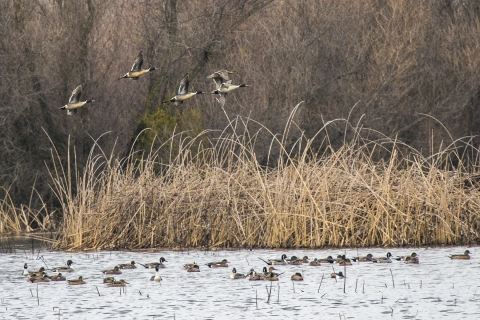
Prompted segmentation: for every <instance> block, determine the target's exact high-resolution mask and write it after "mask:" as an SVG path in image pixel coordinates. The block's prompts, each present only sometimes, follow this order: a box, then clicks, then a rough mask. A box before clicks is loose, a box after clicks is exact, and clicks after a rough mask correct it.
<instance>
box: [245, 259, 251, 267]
mask: <svg viewBox="0 0 480 320" xmlns="http://www.w3.org/2000/svg"><path fill="white" fill-rule="evenodd" d="M245 260H247V265H248V266H249V265H250V263H249V262H248V259H247V258H245Z"/></svg>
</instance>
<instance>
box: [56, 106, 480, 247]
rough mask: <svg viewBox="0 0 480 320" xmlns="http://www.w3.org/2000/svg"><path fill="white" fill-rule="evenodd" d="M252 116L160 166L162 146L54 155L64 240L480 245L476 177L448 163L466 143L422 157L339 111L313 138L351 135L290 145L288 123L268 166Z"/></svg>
mask: <svg viewBox="0 0 480 320" xmlns="http://www.w3.org/2000/svg"><path fill="white" fill-rule="evenodd" d="M292 116H293V115H292ZM248 121H251V120H249V119H244V118H239V117H238V118H236V119H234V120H233V121H232V123H231V124H230V126H229V127H227V128H226V129H225V130H224V131H223V133H222V134H221V136H220V137H219V138H218V139H215V140H212V141H210V143H209V144H208V145H204V146H203V147H202V148H199V149H192V148H191V146H193V145H194V143H193V142H194V140H195V139H199V138H200V137H196V138H193V139H188V138H182V141H183V145H182V147H181V148H180V151H179V152H178V153H175V154H171V162H169V163H164V164H162V163H157V162H156V154H157V153H158V152H159V151H160V150H155V151H152V152H151V153H149V154H146V155H145V157H144V159H143V160H137V159H138V157H135V156H134V155H130V156H129V157H128V158H126V159H123V160H122V161H120V160H118V159H116V158H115V157H113V156H112V155H110V154H104V153H103V152H102V151H101V149H99V146H98V145H97V146H96V147H95V148H94V149H93V150H92V153H91V157H90V158H89V161H88V162H87V164H88V165H87V166H86V168H85V170H84V171H83V172H78V171H75V170H73V169H72V170H71V171H69V170H68V168H63V167H61V165H60V163H61V161H60V160H61V156H60V155H56V157H57V158H56V161H55V163H56V166H55V167H54V168H52V170H51V174H52V178H53V181H54V190H55V193H56V195H57V196H58V198H59V200H60V201H61V204H62V209H63V212H64V214H63V220H62V222H61V226H62V227H61V232H60V234H61V236H60V239H59V242H58V247H59V248H63V249H80V248H86V249H107V248H145V247H178V246H180V247H199V246H206V247H308V248H317V247H324V246H334V247H343V246H359V247H363V246H400V245H426V244H467V243H475V242H476V241H478V238H479V234H478V224H479V223H480V220H479V219H480V216H479V215H478V211H479V206H480V203H479V201H478V199H479V189H478V186H476V185H475V183H474V181H473V184H468V181H470V182H472V179H473V178H474V177H476V176H477V173H468V172H467V171H465V168H464V167H463V166H462V165H460V166H458V167H457V168H452V164H451V160H452V159H453V158H456V157H458V156H459V155H458V154H457V152H456V149H455V146H459V145H462V144H464V142H463V141H456V142H455V143H452V145H449V146H446V147H444V148H443V149H442V150H438V152H437V153H435V154H433V155H432V156H431V157H423V156H422V155H421V154H420V153H418V152H417V151H415V150H414V149H412V148H411V147H408V146H406V145H404V144H402V143H401V142H400V141H396V140H390V139H387V138H385V137H382V138H379V139H377V140H373V141H372V140H370V139H365V135H366V134H367V133H368V132H369V130H364V129H361V128H358V127H356V128H352V127H351V126H350V124H348V123H347V122H346V121H345V120H343V119H339V120H336V121H333V122H331V123H327V124H325V126H324V127H323V128H322V129H321V130H320V131H319V132H318V135H317V136H321V133H322V132H323V133H324V132H325V131H326V130H327V129H328V127H329V126H332V125H343V126H344V127H345V128H346V129H345V130H349V131H353V132H354V135H353V137H354V138H353V139H352V140H351V141H348V142H346V143H345V145H344V146H342V147H341V148H339V149H337V150H335V149H333V148H331V146H330V145H329V144H328V139H324V140H323V144H324V148H323V150H324V151H323V153H318V152H317V150H314V149H313V148H312V147H311V146H312V145H313V144H314V141H313V140H311V139H307V138H306V137H304V136H302V137H300V138H299V139H298V140H297V141H295V144H294V146H293V147H292V148H290V149H287V148H286V146H285V141H287V140H288V139H287V138H288V132H289V131H290V129H291V126H292V124H293V123H292V122H289V123H288V125H287V127H286V129H285V132H284V136H281V137H280V136H275V135H273V134H272V136H271V137H272V140H271V144H272V149H273V148H274V147H275V146H276V147H279V149H280V150H281V151H280V157H278V158H276V159H272V161H274V162H275V163H274V166H272V167H270V168H266V167H264V166H262V165H261V164H260V163H259V162H258V160H257V159H256V154H255V139H256V134H257V132H250V131H249V129H248V128H249V123H248ZM257 125H258V124H257ZM233 128H235V131H234V130H233ZM263 130H267V128H265V127H264V128H263ZM240 131H241V132H240ZM267 131H268V130H267ZM239 132H240V133H239ZM204 134H206V133H204ZM179 136H180V135H179ZM179 136H176V137H172V140H173V139H178V138H179ZM170 145H171V144H170V142H166V143H165V144H164V145H163V146H162V147H161V148H167V149H169V148H170ZM379 151H381V152H382V153H388V156H387V157H385V158H388V160H385V161H375V160H373V159H375V158H376V157H377V156H376V153H377V152H379ZM472 151H474V152H476V153H478V150H472ZM69 158H70V159H72V156H70V157H69ZM459 163H460V164H461V161H460V162H459ZM70 165H71V166H73V163H70ZM72 183H75V187H73V186H72V185H71V184H72ZM72 189H76V194H75V195H74V194H72V191H71V190H72Z"/></svg>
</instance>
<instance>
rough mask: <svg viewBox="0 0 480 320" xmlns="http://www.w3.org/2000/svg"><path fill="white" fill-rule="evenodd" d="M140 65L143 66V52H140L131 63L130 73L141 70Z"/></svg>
mask: <svg viewBox="0 0 480 320" xmlns="http://www.w3.org/2000/svg"><path fill="white" fill-rule="evenodd" d="M142 64H143V51H140V53H139V54H138V56H137V58H136V59H135V62H134V63H133V66H132V70H130V71H131V72H136V71H140V70H142Z"/></svg>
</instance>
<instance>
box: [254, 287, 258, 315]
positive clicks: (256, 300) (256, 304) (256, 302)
mask: <svg viewBox="0 0 480 320" xmlns="http://www.w3.org/2000/svg"><path fill="white" fill-rule="evenodd" d="M255 306H256V307H257V310H258V296H257V289H255Z"/></svg>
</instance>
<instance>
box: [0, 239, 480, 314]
mask: <svg viewBox="0 0 480 320" xmlns="http://www.w3.org/2000/svg"><path fill="white" fill-rule="evenodd" d="M4 247H5V248H6V247H7V246H6V245H3V247H2V248H4ZM38 248H40V246H38ZM38 248H37V249H35V254H33V255H32V254H31V253H30V254H25V252H24V251H22V250H16V251H15V250H12V252H7V253H2V254H1V255H0V259H1V260H0V283H1V286H0V318H6V319H32V318H37V319H59V318H60V319H97V318H98V319H120V318H124V319H133V318H142V319H174V318H175V319H226V318H230V319H255V318H258V319H270V318H283V317H285V316H286V317H302V318H303V319H313V318H319V317H322V318H326V319H380V318H384V317H388V318H392V319H431V318H445V319H447V318H448V319H458V318H462V319H478V318H480V290H477V289H478V286H480V282H479V281H478V280H479V279H478V277H479V273H478V272H477V270H478V258H476V255H475V254H476V250H475V248H473V249H470V251H472V252H473V255H472V259H471V260H465V261H461V260H460V261H459V260H457V261H455V260H450V259H449V258H448V255H449V254H453V253H462V252H463V251H464V250H465V248H431V249H429V248H427V249H420V248H416V249H415V250H414V251H415V252H417V253H418V254H419V256H420V264H419V265H407V264H405V263H403V262H398V261H393V263H391V264H373V263H354V265H353V266H349V267H347V270H346V272H347V277H346V279H345V280H343V279H332V278H330V274H331V273H332V272H333V271H335V272H338V271H343V270H344V267H338V266H337V265H330V264H322V265H321V266H319V267H310V266H308V265H301V266H292V265H286V266H277V267H276V268H277V269H278V271H279V272H285V273H284V274H282V275H281V276H280V281H278V282H272V283H270V282H265V281H248V280H243V279H241V280H232V279H230V278H229V275H230V273H231V269H232V267H235V268H236V269H237V271H238V272H241V273H246V272H248V270H249V269H250V268H252V267H253V268H255V270H257V271H260V270H261V269H262V268H263V267H264V266H265V263H264V262H262V261H260V260H259V259H258V257H262V258H264V259H266V258H277V257H278V258H279V257H280V256H281V254H282V253H283V252H281V251H272V250H254V251H216V252H203V251H190V252H186V251H185V252H172V251H162V252H154V251H151V252H126V251H120V252H106V251H99V252H88V253H69V252H51V251H45V247H44V249H42V250H41V252H40V253H37V251H38ZM387 251H391V252H392V253H393V255H394V256H396V255H406V254H409V253H411V251H413V250H412V249H407V250H405V249H389V250H387V249H378V248H376V249H371V250H369V249H365V250H363V249H362V250H360V252H359V253H360V254H366V253H369V252H371V253H372V254H373V255H374V256H384V255H385V253H386V252H387ZM478 252H480V251H478ZM285 253H287V255H289V256H290V255H296V256H304V255H307V256H308V257H310V258H313V257H317V258H321V257H326V256H327V255H335V256H336V255H337V254H343V253H346V255H347V256H356V255H357V250H346V252H345V250H334V249H333V250H288V251H287V250H285ZM161 256H163V257H165V258H166V259H167V260H168V262H166V263H165V264H166V265H167V268H165V269H160V275H161V276H162V278H163V281H162V282H161V283H157V282H153V281H149V280H150V277H151V276H152V275H154V274H155V271H154V269H145V268H143V267H141V268H137V269H133V270H123V274H122V275H120V276H116V278H117V279H125V280H126V281H127V282H129V285H128V286H127V287H126V288H109V287H107V286H106V285H105V284H103V283H102V278H103V275H102V273H101V270H105V269H107V268H112V267H113V266H115V265H116V264H119V263H129V262H130V261H131V260H134V261H135V262H137V264H138V263H139V262H140V263H149V262H154V261H158V260H159V258H160V257H161ZM38 257H43V261H42V260H37V258H38ZM68 259H71V260H73V261H74V262H75V264H74V265H73V266H74V268H75V269H76V271H75V272H72V273H69V274H67V279H73V278H78V276H80V275H82V276H83V278H84V279H85V281H86V282H87V284H86V285H81V286H69V285H68V284H67V283H65V282H50V283H39V284H38V286H37V284H31V283H27V282H26V277H24V276H22V275H21V273H22V270H23V264H24V263H27V264H28V266H29V269H30V270H33V269H38V268H40V267H42V266H43V267H46V266H47V267H48V268H53V267H55V266H59V265H65V263H66V261H67V260H68ZM222 259H227V260H228V261H229V267H228V268H212V269H209V268H208V267H207V266H206V265H205V264H206V263H207V262H211V261H219V260H222ZM194 261H195V262H197V263H198V264H199V265H200V270H201V272H199V273H187V272H186V271H184V270H183V265H184V264H185V263H192V262H194ZM139 267H140V266H139ZM390 270H391V271H390ZM295 272H301V273H302V274H303V275H304V279H305V280H304V281H303V282H296V283H295V284H293V283H292V281H290V276H291V275H292V274H294V273H295ZM391 272H392V273H393V281H392V274H391ZM344 281H346V283H344ZM393 283H394V284H395V286H393ZM344 284H345V293H344ZM37 288H38V300H37ZM97 288H98V291H97ZM270 290H271V295H270V302H269V303H267V300H268V292H269V291H270ZM98 292H99V293H100V296H99V294H98ZM38 304H39V305H38Z"/></svg>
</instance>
